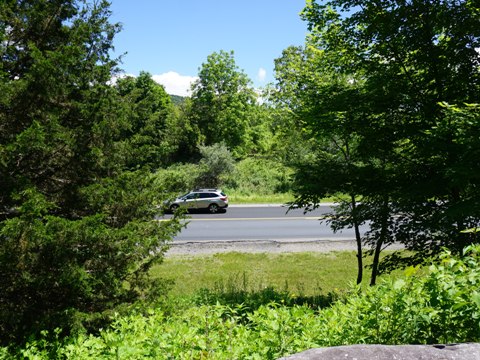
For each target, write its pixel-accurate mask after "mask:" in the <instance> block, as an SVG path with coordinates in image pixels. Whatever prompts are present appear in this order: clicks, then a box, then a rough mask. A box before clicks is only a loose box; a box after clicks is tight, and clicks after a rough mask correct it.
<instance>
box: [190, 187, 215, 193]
mask: <svg viewBox="0 0 480 360" xmlns="http://www.w3.org/2000/svg"><path fill="white" fill-rule="evenodd" d="M193 191H197V192H206V191H220V190H218V189H203V188H202V189H195V190H193Z"/></svg>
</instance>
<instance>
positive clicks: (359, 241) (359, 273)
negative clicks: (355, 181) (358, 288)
mask: <svg viewBox="0 0 480 360" xmlns="http://www.w3.org/2000/svg"><path fill="white" fill-rule="evenodd" d="M351 200H352V215H353V227H354V229H355V240H356V241H357V285H359V284H361V282H362V279H363V254H362V237H361V235H360V226H359V224H358V219H357V202H356V200H355V196H354V195H351Z"/></svg>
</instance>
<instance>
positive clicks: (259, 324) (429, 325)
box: [0, 246, 480, 359]
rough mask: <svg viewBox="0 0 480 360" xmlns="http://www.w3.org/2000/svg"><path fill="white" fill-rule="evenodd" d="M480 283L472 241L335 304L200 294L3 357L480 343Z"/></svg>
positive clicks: (200, 354)
mask: <svg viewBox="0 0 480 360" xmlns="http://www.w3.org/2000/svg"><path fill="white" fill-rule="evenodd" d="M479 289H480V246H474V247H469V248H467V249H466V250H465V254H464V256H463V257H457V256H452V254H451V253H449V252H444V254H443V256H442V257H441V261H440V263H438V264H434V265H431V266H430V268H429V271H428V272H427V273H426V274H425V273H424V274H422V276H419V275H418V273H417V269H415V268H410V269H408V270H407V271H406V273H405V275H404V276H403V277H402V278H397V279H394V278H388V279H384V280H383V281H382V282H381V283H380V284H379V285H377V286H375V287H368V288H366V289H360V288H356V287H354V288H352V289H351V292H350V293H349V294H348V295H345V296H344V297H343V298H342V299H339V300H337V301H335V302H334V303H333V304H332V305H331V306H329V307H328V306H327V307H321V306H312V304H296V303H295V302H293V303H285V298H284V295H285V294H281V293H280V294H274V295H275V296H277V295H279V296H280V298H279V299H276V300H279V301H276V302H269V303H267V304H263V302H264V300H263V299H258V298H257V299H256V298H252V297H249V296H250V295H248V294H243V295H242V296H240V297H239V298H237V299H234V301H230V300H228V297H227V298H222V296H216V295H215V296H213V297H212V296H211V294H210V293H204V294H200V295H199V296H198V297H197V298H196V303H192V302H190V303H187V304H184V305H182V306H179V307H178V308H177V309H176V311H173V312H165V311H164V310H162V309H161V308H156V309H150V310H147V311H146V312H145V311H144V312H132V314H131V315H130V316H127V317H117V318H116V319H114V322H113V324H112V326H111V327H110V328H108V329H104V330H102V331H100V333H99V335H98V336H93V335H86V334H80V335H77V336H72V337H69V338H66V339H56V340H55V336H53V340H48V341H47V340H46V339H47V338H48V336H49V334H45V333H44V334H43V335H44V336H43V338H42V337H40V338H37V339H35V340H31V341H30V342H29V343H28V344H27V345H26V346H25V347H23V348H21V349H19V348H17V349H5V348H4V349H0V358H2V359H7V358H11V357H14V358H25V359H92V358H95V359H138V358H155V359H276V358H278V357H281V356H285V355H287V354H292V353H296V352H299V351H302V350H305V349H308V348H313V347H319V346H334V345H345V344H356V343H364V344H432V343H455V342H478V341H480V327H479V320H480V291H479ZM237 295H239V294H237ZM270 295H272V294H269V296H270ZM269 296H267V297H269ZM282 300H283V303H282ZM214 301H215V304H212V302H214ZM237 301H242V303H240V304H239V303H237ZM249 301H252V304H254V305H255V306H250V305H248V302H249Z"/></svg>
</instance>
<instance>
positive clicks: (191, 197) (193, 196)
mask: <svg viewBox="0 0 480 360" xmlns="http://www.w3.org/2000/svg"><path fill="white" fill-rule="evenodd" d="M196 197H197V194H188V195H187V196H186V197H185V199H186V200H192V199H195V198H196Z"/></svg>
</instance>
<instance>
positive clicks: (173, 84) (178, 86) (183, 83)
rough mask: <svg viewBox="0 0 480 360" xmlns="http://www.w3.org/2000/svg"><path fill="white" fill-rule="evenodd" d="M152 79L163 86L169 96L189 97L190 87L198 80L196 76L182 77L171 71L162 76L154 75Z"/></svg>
mask: <svg viewBox="0 0 480 360" xmlns="http://www.w3.org/2000/svg"><path fill="white" fill-rule="evenodd" d="M152 79H153V80H154V81H155V82H157V83H159V84H161V85H163V86H164V87H165V91H166V92H167V94H170V95H179V96H189V95H190V86H191V84H192V83H193V82H194V81H195V80H197V79H198V78H197V77H195V76H186V75H180V74H179V73H176V72H175V71H169V72H167V73H164V74H160V75H152Z"/></svg>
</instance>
